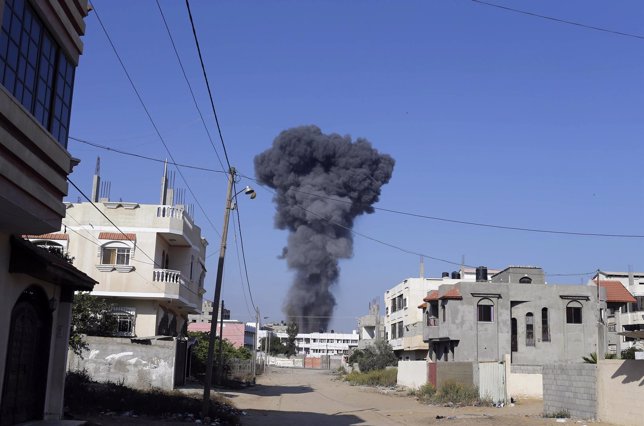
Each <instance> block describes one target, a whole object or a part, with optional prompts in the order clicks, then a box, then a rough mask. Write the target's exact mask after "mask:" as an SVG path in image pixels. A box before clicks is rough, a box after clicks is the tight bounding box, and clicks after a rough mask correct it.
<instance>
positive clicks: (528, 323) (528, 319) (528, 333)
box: [525, 312, 534, 346]
mask: <svg viewBox="0 0 644 426" xmlns="http://www.w3.org/2000/svg"><path fill="white" fill-rule="evenodd" d="M525 345H526V346H534V315H532V312H528V313H527V314H525Z"/></svg>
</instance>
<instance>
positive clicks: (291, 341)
mask: <svg viewBox="0 0 644 426" xmlns="http://www.w3.org/2000/svg"><path fill="white" fill-rule="evenodd" d="M298 331H299V330H298V328H297V324H296V323H295V321H291V322H290V323H289V325H288V327H286V334H287V335H288V340H287V341H286V356H287V357H289V358H290V357H291V356H293V355H295V354H296V353H297V347H296V346H295V337H296V336H297V333H298Z"/></svg>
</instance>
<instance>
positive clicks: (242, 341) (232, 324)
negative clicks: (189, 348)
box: [188, 320, 257, 352]
mask: <svg viewBox="0 0 644 426" xmlns="http://www.w3.org/2000/svg"><path fill="white" fill-rule="evenodd" d="M188 331H199V332H203V333H209V332H210V324H208V323H205V322H194V323H190V324H188ZM256 335H257V333H256V329H255V324H254V323H243V322H242V321H237V320H224V322H223V331H222V328H221V326H220V323H219V322H218V323H217V336H223V338H224V340H228V341H229V342H230V343H231V344H232V345H233V346H234V347H236V348H241V347H242V346H243V347H245V348H246V349H248V350H249V351H251V352H252V350H253V341H254V340H255V336H256Z"/></svg>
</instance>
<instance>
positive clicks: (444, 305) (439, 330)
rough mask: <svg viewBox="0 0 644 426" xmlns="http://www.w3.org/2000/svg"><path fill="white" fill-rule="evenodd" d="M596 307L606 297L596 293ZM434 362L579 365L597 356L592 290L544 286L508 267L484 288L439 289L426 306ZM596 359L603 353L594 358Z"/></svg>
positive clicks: (532, 271)
mask: <svg viewBox="0 0 644 426" xmlns="http://www.w3.org/2000/svg"><path fill="white" fill-rule="evenodd" d="M600 293H601V295H602V299H601V300H606V291H605V289H603V288H602V289H601V292H600ZM423 305H424V306H423V311H424V315H425V321H424V331H423V340H424V341H425V342H427V343H428V344H429V352H430V358H431V359H432V360H433V361H468V362H471V361H502V360H503V356H504V355H505V354H511V358H512V362H513V363H517V364H526V365H543V364H546V363H549V362H556V361H571V362H581V361H582V356H587V355H588V354H590V353H591V352H598V348H600V349H601V348H603V347H604V346H603V345H604V344H605V342H603V341H602V336H601V333H600V330H602V329H603V327H604V326H603V324H602V323H601V322H600V318H601V313H600V308H601V309H605V308H606V304H605V303H604V304H602V305H601V306H600V304H598V298H597V290H596V289H594V288H591V287H589V286H586V285H546V283H545V281H544V274H543V270H541V268H535V267H509V268H506V269H504V270H503V271H501V272H499V273H497V274H495V275H493V276H492V278H491V282H489V281H488V280H485V281H482V282H457V283H454V284H446V285H441V286H440V287H439V288H438V289H437V290H432V291H430V292H429V293H428V294H427V295H426V296H425V298H424V304H423ZM599 352H600V353H602V352H601V350H600V351H599Z"/></svg>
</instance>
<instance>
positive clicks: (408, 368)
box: [397, 361, 427, 389]
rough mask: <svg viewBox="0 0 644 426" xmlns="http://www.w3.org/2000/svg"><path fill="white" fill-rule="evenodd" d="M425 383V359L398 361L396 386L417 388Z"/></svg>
mask: <svg viewBox="0 0 644 426" xmlns="http://www.w3.org/2000/svg"><path fill="white" fill-rule="evenodd" d="M426 383H427V361H398V378H397V384H398V386H405V387H408V388H412V389H418V388H419V387H421V386H422V385H424V384H426Z"/></svg>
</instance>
